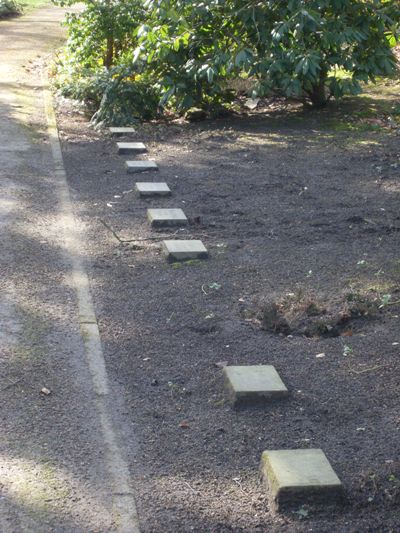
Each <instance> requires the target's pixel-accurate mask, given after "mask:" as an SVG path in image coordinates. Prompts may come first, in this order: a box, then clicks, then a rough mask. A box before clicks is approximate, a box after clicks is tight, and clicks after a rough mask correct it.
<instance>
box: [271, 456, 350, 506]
mask: <svg viewBox="0 0 400 533" xmlns="http://www.w3.org/2000/svg"><path fill="white" fill-rule="evenodd" d="M261 475H262V478H263V481H264V483H265V485H266V488H267V491H268V494H269V497H270V502H271V505H272V508H273V509H274V510H277V511H279V510H283V509H285V508H291V507H295V506H299V505H303V504H321V503H324V502H325V503H337V502H338V501H339V500H340V499H341V498H342V496H343V485H342V483H341V481H340V479H339V478H338V476H337V475H336V473H335V471H334V470H333V468H332V466H331V464H330V463H329V461H328V459H327V457H326V455H325V454H324V452H323V451H322V450H321V449H309V450H303V449H300V450H266V451H265V452H263V454H262V458H261Z"/></svg>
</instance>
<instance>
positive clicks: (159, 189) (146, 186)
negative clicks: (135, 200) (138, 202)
mask: <svg viewBox="0 0 400 533" xmlns="http://www.w3.org/2000/svg"><path fill="white" fill-rule="evenodd" d="M136 190H137V191H138V193H139V194H140V196H169V195H170V194H171V189H170V188H169V187H168V185H167V184H166V183H153V182H138V183H136Z"/></svg>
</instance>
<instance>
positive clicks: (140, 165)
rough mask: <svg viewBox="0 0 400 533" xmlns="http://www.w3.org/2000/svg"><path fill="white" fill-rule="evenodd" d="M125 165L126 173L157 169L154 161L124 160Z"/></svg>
mask: <svg viewBox="0 0 400 533" xmlns="http://www.w3.org/2000/svg"><path fill="white" fill-rule="evenodd" d="M125 165H126V170H127V172H128V174H134V173H136V172H146V171H147V170H158V166H157V163H156V162H155V161H139V160H138V161H126V162H125Z"/></svg>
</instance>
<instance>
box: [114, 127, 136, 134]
mask: <svg viewBox="0 0 400 533" xmlns="http://www.w3.org/2000/svg"><path fill="white" fill-rule="evenodd" d="M109 131H110V133H111V135H115V136H116V137H119V136H122V135H131V134H132V133H135V132H136V130H135V128H132V127H130V126H111V127H110V128H109Z"/></svg>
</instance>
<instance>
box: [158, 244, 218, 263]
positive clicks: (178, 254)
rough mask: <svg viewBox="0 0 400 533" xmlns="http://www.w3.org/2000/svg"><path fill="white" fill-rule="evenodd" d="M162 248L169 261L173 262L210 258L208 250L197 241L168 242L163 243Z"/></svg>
mask: <svg viewBox="0 0 400 533" xmlns="http://www.w3.org/2000/svg"><path fill="white" fill-rule="evenodd" d="M162 247H163V252H164V253H165V254H166V256H167V259H168V260H169V261H171V262H172V261H186V260H188V259H206V258H207V257H208V252H207V248H206V247H205V246H204V244H203V243H202V242H201V241H197V240H193V241H192V240H168V241H163V242H162Z"/></svg>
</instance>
